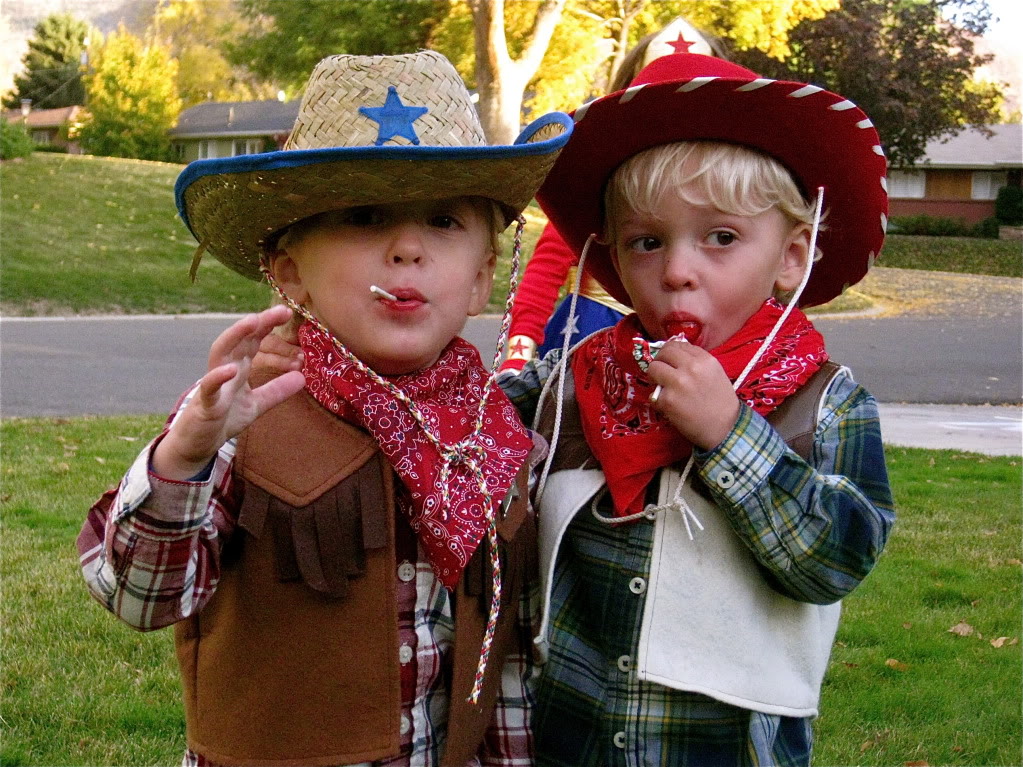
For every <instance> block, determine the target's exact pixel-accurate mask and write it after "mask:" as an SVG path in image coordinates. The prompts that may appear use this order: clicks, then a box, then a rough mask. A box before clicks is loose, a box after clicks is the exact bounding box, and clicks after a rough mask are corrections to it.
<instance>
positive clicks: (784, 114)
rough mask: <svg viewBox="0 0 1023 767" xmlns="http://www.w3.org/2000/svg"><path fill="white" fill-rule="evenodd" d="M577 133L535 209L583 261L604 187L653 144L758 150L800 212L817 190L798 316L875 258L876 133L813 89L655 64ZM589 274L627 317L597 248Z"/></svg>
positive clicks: (881, 197)
mask: <svg viewBox="0 0 1023 767" xmlns="http://www.w3.org/2000/svg"><path fill="white" fill-rule="evenodd" d="M574 118H575V124H576V125H575V131H574V134H573V136H572V138H571V139H570V140H569V142H568V145H567V146H566V147H565V149H564V150H563V151H562V153H561V156H560V157H559V158H558V160H557V162H556V163H555V164H554V168H553V169H552V170H551V173H550V175H549V176H548V177H547V179H546V181H545V182H544V184H543V186H542V187H541V188H540V191H539V193H538V194H537V200H538V201H539V202H540V205H541V207H543V209H544V211H545V212H546V213H547V215H548V217H549V218H550V220H551V222H552V223H553V224H554V226H555V227H556V228H557V230H558V232H559V233H560V234H561V235H562V237H564V238H565V241H566V242H568V244H569V245H570V246H571V247H572V248H573V249H574V250H575V252H576V253H580V252H581V251H582V249H583V246H584V245H585V243H586V240H587V238H588V237H589V236H590V234H596V235H597V236H598V237H600V236H601V235H602V232H603V197H604V187H605V186H606V184H607V182H608V180H609V179H610V177H611V175H612V173H613V172H614V170H615V169H616V168H617V167H618V166H619V165H621V164H622V163H623V162H624V161H625V160H627V159H628V158H629V157H631V156H632V155H634V154H637V153H638V152H642V151H644V150H646V149H650V148H651V147H654V146H658V145H660V144H668V143H672V142H676V141H698V140H711V141H724V142H728V143H733V144H743V145H745V146H749V147H752V148H754V149H758V150H760V151H761V152H764V153H766V154H768V155H771V156H772V157H774V158H775V159H777V160H778V161H779V162H781V163H782V164H783V165H784V166H785V167H786V168H788V169H789V171H790V172H791V173H792V175H793V176H794V178H795V179H796V181H797V183H798V184H799V185H800V187H801V188H802V191H803V194H804V195H805V196H806V198H807V199H808V200H813V199H815V198H816V196H817V189H818V187H823V188H824V208H825V209H826V210H827V211H828V218H827V227H826V228H822V231H821V232H820V234H819V236H818V247H819V248H820V250H821V251H822V252H823V254H824V255H823V258H822V259H821V260H820V261H819V262H818V263H817V264H815V266H814V268H813V273H812V275H811V277H810V281H809V283H808V284H807V286H806V288H805V290H804V291H803V293H802V295H801V296H800V299H799V304H800V305H801V306H814V305H816V304H823V303H825V302H827V301H830V300H831V299H832V298H834V297H835V296H837V295H839V294H840V293H841V292H842V291H843V290H845V288H847V287H848V286H850V285H853V284H855V283H856V282H859V280H861V279H862V278H863V276H864V275H865V274H866V273H867V270H868V269H869V268H870V266H871V265H872V264H873V262H874V259H875V258H877V255H878V253H879V252H880V250H881V244H882V242H883V241H884V233H885V227H886V226H887V220H888V194H887V190H886V182H885V172H886V169H887V163H886V161H885V157H884V153H883V151H882V150H881V145H880V140H879V139H878V135H877V131H876V130H875V129H874V126H873V124H872V123H871V122H870V120H869V118H867V116H866V115H865V114H864V113H863V112H862V111H861V110H860V109H859V108H858V107H857V106H856V105H855V104H853V103H852V102H851V101H848V100H846V99H844V98H842V97H841V96H838V95H836V94H834V93H830V92H828V91H826V90H824V89H822V88H818V87H817V86H814V85H806V84H805V83H794V82H786V81H782V80H768V79H764V78H761V77H759V76H758V75H756V74H755V73H754V72H751V71H750V70H748V69H745V68H744V67H740V66H738V65H737V64H733V63H731V62H729V61H725V60H723V59H718V58H713V57H709V56H700V55H697V54H691V53H680V54H677V55H670V56H664V57H661V58H659V59H657V60H655V61H654V62H653V63H651V64H650V65H649V66H647V67H646V68H644V69H643V70H642V71H640V73H639V74H638V75H637V76H636V79H635V80H633V81H632V85H631V86H630V87H629V88H627V89H626V90H624V91H619V92H617V93H612V94H610V95H607V96H604V97H602V98H599V99H596V100H594V101H592V102H590V103H588V104H584V105H583V106H581V107H579V108H578V109H577V110H575V112H574ZM586 269H587V270H589V271H590V272H591V273H592V275H593V276H594V277H595V278H596V279H597V281H598V282H600V284H601V285H603V286H604V288H605V289H606V290H607V292H608V293H610V294H611V295H612V296H614V297H615V298H616V299H618V300H619V301H621V302H622V303H624V304H627V305H631V301H630V299H629V296H628V294H627V293H626V292H625V288H624V287H623V286H622V283H621V280H620V279H619V277H618V274H617V273H616V272H615V269H614V266H613V264H612V262H611V257H610V251H609V250H608V247H607V246H606V245H603V244H601V243H599V242H594V243H592V244H591V246H590V250H589V252H588V253H587V256H586Z"/></svg>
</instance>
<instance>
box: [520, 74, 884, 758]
mask: <svg viewBox="0 0 1023 767" xmlns="http://www.w3.org/2000/svg"><path fill="white" fill-rule="evenodd" d="M574 118H575V121H576V127H575V132H574V135H573V137H572V139H571V141H570V142H569V144H568V146H567V147H566V149H565V151H564V152H563V153H562V154H561V156H560V157H559V159H558V161H557V162H556V164H555V166H554V168H553V169H552V171H551V173H550V175H549V176H548V178H547V180H546V181H545V183H544V184H543V186H542V188H541V190H540V192H539V194H538V199H539V201H540V203H541V205H542V206H543V208H544V210H545V211H546V213H547V214H548V216H549V217H550V220H551V223H552V224H553V225H554V226H555V227H556V228H557V230H558V232H560V233H561V234H562V235H563V236H564V238H565V240H566V242H567V243H568V244H569V245H570V246H571V247H572V248H573V249H574V250H575V251H577V252H579V253H580V254H581V259H582V265H581V268H583V269H585V270H587V271H588V273H589V274H590V275H592V277H593V278H594V279H596V280H597V281H598V282H599V283H600V284H601V285H602V286H603V287H604V288H605V289H606V290H607V292H608V293H609V294H610V295H612V296H613V297H614V298H616V299H617V300H619V301H621V302H622V303H623V304H625V305H627V306H630V307H631V308H632V309H633V310H634V312H635V313H634V314H632V315H629V316H627V317H625V318H624V319H622V320H621V321H620V322H619V323H618V324H617V325H615V326H614V327H612V328H608V329H605V330H601V331H598V332H596V333H595V334H593V335H591V336H589V337H588V338H586V339H585V340H583V341H582V342H580V343H579V344H578V345H576V346H575V347H574V348H573V349H572V350H571V351H570V352H569V353H568V354H567V355H565V356H564V357H562V355H559V353H558V352H557V351H555V352H552V354H551V355H549V356H548V357H547V358H545V359H544V360H542V361H540V362H539V363H535V362H534V363H530V364H528V365H526V367H525V368H524V370H523V371H522V373H520V374H519V375H513V374H510V373H508V374H505V375H504V376H502V378H501V384H502V386H503V387H504V388H505V391H506V393H508V394H509V395H510V396H511V398H512V400H513V401H514V402H516V404H517V405H519V406H520V409H521V410H522V411H523V412H524V413H527V412H529V411H531V410H532V409H533V408H534V407H535V406H536V403H537V400H538V399H539V408H538V412H537V417H536V422H535V428H537V430H538V431H539V432H540V433H542V434H543V435H544V436H545V437H546V438H547V439H548V440H549V442H550V443H551V454H550V458H549V459H548V463H547V465H545V467H544V470H543V472H542V474H541V476H540V478H539V481H538V483H537V485H538V486H537V488H536V498H537V505H538V514H539V520H540V556H541V578H542V581H543V583H544V595H543V607H544V614H543V623H542V627H541V631H540V636H539V637H538V641H539V642H540V644H541V647H542V649H545V650H546V655H547V662H546V664H545V665H544V667H543V670H542V673H541V678H540V682H539V687H538V702H537V708H536V712H535V715H534V733H535V737H536V743H537V763H538V764H540V765H572V767H580V766H582V765H615V764H621V765H625V764H659V765H669V764H670V765H714V767H724V766H726V765H736V766H738V765H767V764H777V765H802V764H808V763H809V760H810V753H811V740H812V730H811V721H812V718H813V717H814V716H815V715H816V714H817V711H818V698H819V693H820V686H821V681H822V678H823V676H824V672H825V670H826V668H827V664H828V657H829V653H830V648H831V645H832V642H833V639H834V636H835V631H836V628H837V624H838V618H839V610H840V606H839V603H840V600H841V599H842V598H843V597H844V596H846V595H847V594H848V593H849V592H850V591H852V590H853V589H854V588H855V587H856V586H857V585H858V584H859V583H860V582H861V581H862V580H863V578H864V577H865V576H866V575H867V574H868V573H869V572H870V570H871V569H872V567H873V566H874V564H875V562H876V561H877V558H878V556H879V555H880V553H881V551H882V549H883V548H884V545H885V542H886V540H887V537H888V534H889V531H890V528H891V526H892V524H893V521H894V513H893V503H892V496H891V491H890V488H889V485H888V478H887V472H886V468H885V461H884V452H883V448H882V443H881V432H880V427H879V423H878V414H877V407H876V403H875V401H874V399H873V398H872V397H871V395H870V394H869V393H867V392H866V391H865V390H864V389H863V388H862V387H861V386H859V385H858V384H857V383H856V382H855V381H854V380H853V377H852V375H851V373H850V372H849V370H848V369H846V368H844V367H840V366H839V365H836V364H834V363H832V362H830V361H828V354H827V351H826V349H825V343H824V339H823V337H822V336H821V335H820V333H819V332H818V331H817V330H816V329H815V328H814V326H813V324H812V323H811V322H810V321H809V320H808V319H807V317H806V316H805V315H804V314H803V312H802V311H800V309H799V307H800V306H811V305H815V304H821V303H824V302H826V301H828V300H830V299H831V298H833V297H835V296H836V295H838V294H839V293H841V292H842V290H843V289H844V288H845V287H847V286H848V285H851V284H853V283H855V282H857V281H858V280H859V279H861V278H862V277H863V276H864V274H865V273H866V271H867V269H868V268H869V266H870V265H871V263H872V262H873V260H874V258H875V257H876V256H877V254H878V252H879V250H880V248H881V244H882V241H883V238H884V228H885V225H886V209H887V196H886V193H885V170H886V167H885V159H884V156H883V153H882V151H881V147H880V145H879V140H878V136H877V133H876V131H875V130H874V128H873V126H872V125H871V123H870V121H869V120H868V119H867V117H866V116H865V115H864V114H863V113H862V112H861V111H860V110H859V109H858V108H857V107H856V106H855V105H854V104H852V103H851V102H849V101H847V100H845V99H843V98H842V97H840V96H837V95H835V94H832V93H829V92H827V91H825V90H822V89H821V88H818V87H815V86H812V85H805V84H800V83H791V82H776V81H772V80H766V79H762V78H759V77H758V76H757V75H756V74H754V73H753V72H750V71H749V70H746V69H744V68H742V67H739V66H737V65H735V64H732V63H729V62H727V61H723V60H721V59H716V58H711V57H705V56H699V55H695V54H678V55H670V56H666V57H663V58H660V59H658V60H656V61H654V62H653V63H652V64H650V65H649V66H648V67H646V68H645V69H644V70H643V71H642V72H640V74H639V75H638V76H637V77H636V79H635V80H634V81H633V83H632V85H631V87H629V88H628V89H626V90H624V91H621V92H618V93H614V94H611V95H608V96H606V97H603V98H600V99H597V100H595V101H593V102H591V103H589V104H587V105H585V106H583V107H581V108H579V109H578V110H576V112H575V114H574ZM825 209H826V211H827V213H826V216H824V215H823V211H824V210H825ZM822 218H826V225H824V224H822V223H821V219H822ZM815 261H816V263H815ZM559 357H561V358H562V359H565V358H566V357H567V364H566V362H563V361H561V359H559ZM541 386H545V387H546V388H544V390H543V392H542V393H541V392H540V389H541ZM551 394H553V395H554V396H549V395H551Z"/></svg>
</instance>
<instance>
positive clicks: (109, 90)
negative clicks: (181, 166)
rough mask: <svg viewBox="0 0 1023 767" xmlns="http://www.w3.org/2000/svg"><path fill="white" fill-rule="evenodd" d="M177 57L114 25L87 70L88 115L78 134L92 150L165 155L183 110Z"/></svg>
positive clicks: (163, 157) (115, 154)
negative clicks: (91, 65)
mask: <svg viewBox="0 0 1023 767" xmlns="http://www.w3.org/2000/svg"><path fill="white" fill-rule="evenodd" d="M176 78H177V62H176V61H175V60H174V59H172V58H171V56H170V54H169V52H168V51H167V49H166V48H165V47H163V46H161V45H159V44H157V43H155V42H151V43H148V44H147V43H145V42H143V41H142V40H140V39H139V38H137V37H135V36H134V35H132V34H131V33H130V32H128V31H127V30H126V29H125V28H124V26H123V25H122V26H120V27H118V29H117V30H116V31H115V32H112V33H111V34H110V35H109V36H108V37H107V39H106V40H105V41H104V42H103V44H102V46H101V47H100V49H99V54H98V56H97V57H96V60H95V61H94V62H93V68H92V70H91V71H90V72H89V73H88V74H87V75H86V78H85V82H86V95H87V107H88V110H89V116H88V117H87V118H86V119H85V121H84V122H83V124H82V126H81V129H80V132H79V134H78V138H79V140H80V141H81V144H82V148H83V149H84V150H85V151H86V152H89V153H90V154H98V155H106V156H110V157H134V158H137V159H142V160H167V159H170V158H169V152H170V139H169V138H168V135H167V132H168V131H169V130H170V129H171V128H172V127H174V124H175V122H176V121H177V118H178V113H179V112H180V111H181V99H180V98H179V97H178V93H177V87H176Z"/></svg>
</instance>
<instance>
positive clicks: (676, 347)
mask: <svg viewBox="0 0 1023 767" xmlns="http://www.w3.org/2000/svg"><path fill="white" fill-rule="evenodd" d="M705 354H707V352H706V351H705V350H704V349H701V348H700V347H699V346H694V345H693V344H690V343H686V342H684V341H678V340H675V339H672V340H669V341H668V342H667V343H666V344H664V346H662V347H661V348H660V349H659V350H658V352H657V354H655V355H654V360H655V361H657V362H663V363H665V364H667V365H671V366H672V367H676V366H678V365H679V364H680V363H682V362H683V361H684V360H688V359H692V358H694V357H701V356H703V355H705Z"/></svg>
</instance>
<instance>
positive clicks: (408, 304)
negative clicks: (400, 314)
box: [380, 288, 426, 311]
mask: <svg viewBox="0 0 1023 767" xmlns="http://www.w3.org/2000/svg"><path fill="white" fill-rule="evenodd" d="M386 292H387V293H388V294H389V295H388V297H384V296H383V295H381V298H380V301H381V303H383V304H384V305H385V306H386V307H387V308H388V309H391V310H392V311H411V310H413V309H418V308H419V307H420V306H422V305H424V304H425V303H426V296H424V295H423V294H422V293H420V292H419V291H418V290H416V289H415V288H392V289H390V290H387V291H386Z"/></svg>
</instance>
